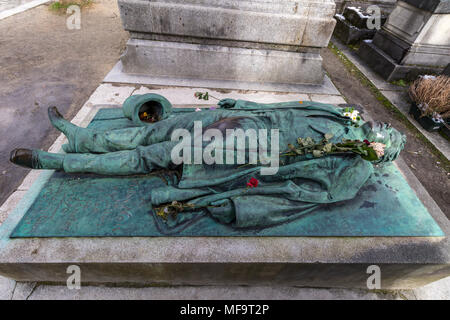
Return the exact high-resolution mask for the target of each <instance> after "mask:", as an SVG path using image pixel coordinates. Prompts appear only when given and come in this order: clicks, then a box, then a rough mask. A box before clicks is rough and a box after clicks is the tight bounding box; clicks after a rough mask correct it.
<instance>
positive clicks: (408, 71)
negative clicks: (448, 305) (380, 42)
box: [358, 40, 442, 82]
mask: <svg viewBox="0 0 450 320" xmlns="http://www.w3.org/2000/svg"><path fill="white" fill-rule="evenodd" d="M358 55H359V56H360V57H361V59H363V61H364V62H365V63H367V65H368V66H369V67H370V68H371V69H372V70H374V71H375V72H376V73H378V74H379V75H380V76H382V77H383V79H385V80H386V81H388V82H391V81H395V80H400V79H406V80H409V81H413V80H415V79H417V77H418V76H419V75H422V74H439V73H441V72H442V68H434V67H427V66H419V65H415V66H409V65H402V64H399V63H397V62H396V61H395V60H394V59H392V58H391V57H390V56H389V55H387V54H386V53H385V52H384V51H382V50H380V49H379V48H378V47H377V46H376V45H374V44H373V42H372V41H371V40H364V41H363V42H361V45H360V47H359V49H358Z"/></svg>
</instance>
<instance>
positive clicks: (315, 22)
mask: <svg viewBox="0 0 450 320" xmlns="http://www.w3.org/2000/svg"><path fill="white" fill-rule="evenodd" d="M119 8H120V14H121V18H122V22H123V26H124V28H125V29H126V30H127V31H129V32H130V35H131V39H130V40H129V41H128V44H127V50H126V52H125V54H124V55H123V56H122V57H121V62H122V65H123V69H122V72H123V73H125V74H131V75H141V76H152V77H167V78H176V79H203V80H221V81H242V82H260V83H263V82H265V83H278V84H280V83H283V84H321V83H322V82H323V79H324V72H323V70H322V58H321V56H320V49H321V48H323V47H326V46H327V45H328V42H329V40H330V37H331V34H332V32H333V29H334V26H335V24H336V21H335V20H334V19H333V15H334V13H335V3H334V1H333V0H295V1H294V0H289V1H282V2H281V1H276V0H270V1H261V0H247V1H232V0H202V1H197V0H184V1H181V0H169V1H148V0H119Z"/></svg>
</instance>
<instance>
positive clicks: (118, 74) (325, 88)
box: [103, 61, 339, 96]
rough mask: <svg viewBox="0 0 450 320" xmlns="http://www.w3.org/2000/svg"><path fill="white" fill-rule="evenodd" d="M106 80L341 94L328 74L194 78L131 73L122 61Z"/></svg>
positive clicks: (159, 84)
mask: <svg viewBox="0 0 450 320" xmlns="http://www.w3.org/2000/svg"><path fill="white" fill-rule="evenodd" d="M321 72H322V71H321ZM103 81H104V82H111V83H118V84H121V83H122V84H125V83H126V84H144V85H152V86H155V85H156V86H174V87H197V88H213V89H214V88H221V89H220V90H223V89H225V90H229V89H233V90H235V89H238V90H243V91H249V90H251V91H270V92H281V93H287V92H289V93H295V92H297V93H301V94H304V93H309V94H320V95H333V96H336V95H339V91H337V89H336V88H335V86H334V85H333V83H332V82H331V81H330V78H328V77H327V76H326V75H325V76H324V78H323V82H322V83H321V84H318V85H315V84H294V83H274V82H249V81H236V80H205V79H193V78H170V77H157V76H153V75H140V74H130V73H126V72H124V71H123V64H122V61H119V62H118V63H117V64H116V65H115V66H114V68H113V69H112V70H111V71H110V72H109V73H108V74H107V75H106V77H105V79H104V80H103Z"/></svg>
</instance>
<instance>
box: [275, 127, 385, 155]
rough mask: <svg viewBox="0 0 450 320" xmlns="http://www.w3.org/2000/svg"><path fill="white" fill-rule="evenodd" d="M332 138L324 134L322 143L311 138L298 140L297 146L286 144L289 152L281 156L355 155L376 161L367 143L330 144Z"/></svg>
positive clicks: (343, 142) (329, 134) (357, 141)
mask: <svg viewBox="0 0 450 320" xmlns="http://www.w3.org/2000/svg"><path fill="white" fill-rule="evenodd" d="M331 138H333V135H332V134H331V133H327V134H325V136H324V138H323V139H322V141H320V142H319V143H316V142H314V140H313V139H312V138H311V137H307V138H298V139H297V146H294V145H292V144H288V148H289V150H290V151H289V152H286V153H284V154H282V155H283V156H298V155H307V154H312V155H313V156H314V157H315V158H320V157H323V156H325V155H327V154H333V153H356V154H359V155H360V156H361V158H363V159H364V160H367V161H376V160H378V156H377V153H376V152H375V150H374V149H373V148H372V147H370V146H369V144H368V142H367V143H366V142H364V141H359V140H342V143H336V144H334V143H331V142H330V141H329V140H330V139H331Z"/></svg>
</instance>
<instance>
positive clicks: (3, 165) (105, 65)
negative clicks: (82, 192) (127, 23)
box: [0, 0, 128, 204]
mask: <svg viewBox="0 0 450 320" xmlns="http://www.w3.org/2000/svg"><path fill="white" fill-rule="evenodd" d="M66 19H67V16H66V15H65V13H64V12H63V13H59V14H58V13H55V12H53V11H50V10H49V8H48V5H41V6H39V7H36V8H33V9H30V10H28V11H25V12H22V13H19V14H16V15H14V16H11V17H8V18H5V19H3V20H0V48H1V50H0V112H1V116H0V137H1V139H0V204H1V203H3V202H4V201H5V200H6V199H7V198H8V196H9V195H10V194H11V193H12V192H13V191H14V190H15V189H16V188H17V187H18V186H19V185H20V183H21V181H22V179H23V178H24V177H25V175H26V174H27V173H28V170H27V169H23V168H20V167H17V166H13V165H12V164H11V163H10V162H9V153H10V151H11V150H12V149H14V148H17V147H27V148H41V149H47V148H48V147H49V146H50V145H51V144H52V143H53V142H54V140H55V139H56V137H57V136H58V135H59V133H58V132H57V131H56V130H55V129H53V128H52V127H51V125H50V122H49V121H48V118H47V107H49V106H53V105H55V106H57V107H58V109H59V110H61V112H62V113H63V114H64V116H66V118H67V119H71V118H73V116H74V115H75V114H76V113H77V112H78V110H79V109H80V108H81V106H82V105H83V103H84V102H85V101H86V100H87V99H88V98H89V96H90V95H91V93H92V92H93V91H94V90H95V89H96V88H97V86H98V84H99V83H100V82H101V81H102V80H103V78H104V76H105V75H106V74H107V73H108V72H109V71H110V70H111V68H112V67H113V66H114V64H115V63H116V62H117V60H118V59H119V56H120V54H121V52H122V51H123V50H124V48H125V43H126V40H127V38H128V34H127V32H126V31H124V30H123V28H122V24H121V21H120V16H119V10H118V8H117V1H111V0H97V1H96V3H95V4H94V5H93V6H92V7H90V8H88V9H83V10H82V11H81V29H79V30H69V29H68V28H67V26H66Z"/></svg>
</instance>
